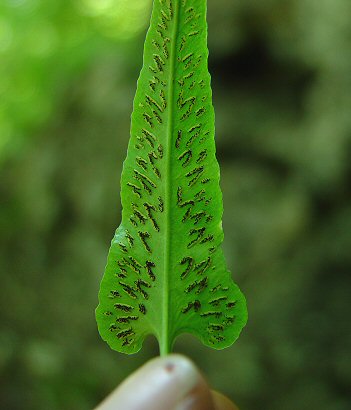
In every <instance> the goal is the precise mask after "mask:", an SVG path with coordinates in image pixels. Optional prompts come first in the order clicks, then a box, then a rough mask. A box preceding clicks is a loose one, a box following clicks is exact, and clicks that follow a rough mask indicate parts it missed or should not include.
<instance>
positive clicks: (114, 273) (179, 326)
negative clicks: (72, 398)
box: [96, 0, 247, 354]
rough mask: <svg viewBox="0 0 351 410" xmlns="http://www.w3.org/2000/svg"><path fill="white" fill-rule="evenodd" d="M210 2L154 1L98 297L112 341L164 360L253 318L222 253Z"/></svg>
mask: <svg viewBox="0 0 351 410" xmlns="http://www.w3.org/2000/svg"><path fill="white" fill-rule="evenodd" d="M206 40H207V25H206V0H187V1H181V0H173V1H172V0H155V2H154V9H153V13H152V18H151V25H150V30H149V32H148V34H147V38H146V42H145V51H144V65H143V68H142V71H141V74H140V78H139V81H138V89H137V93H136V97H135V101H134V112H133V115H132V129H131V139H130V143H129V147H128V155H127V159H126V161H125V163H124V167H123V173H122V180H121V191H122V192H121V197H122V205H123V211H122V223H121V225H120V227H119V228H118V229H117V231H116V234H115V236H114V239H113V241H112V245H111V249H110V252H109V257H108V263H107V267H106V271H105V275H104V278H103V280H102V283H101V289H100V293H99V300H100V305H99V306H98V308H97V311H96V316H97V322H98V326H99V331H100V334H101V336H102V337H103V339H104V340H106V341H107V342H108V344H109V345H110V346H111V347H112V348H113V349H115V350H117V351H120V352H124V353H135V352H137V351H139V350H140V349H141V346H142V342H143V340H144V338H145V336H147V335H149V334H154V335H155V336H156V337H157V339H158V340H159V344H160V350H161V353H162V354H166V353H168V352H169V351H170V350H171V349H172V345H173V342H174V339H175V338H176V337H177V336H178V335H179V334H181V333H184V332H187V333H192V334H194V335H196V336H198V337H199V338H200V339H201V340H202V342H203V343H204V344H205V345H207V346H211V347H214V348H217V349H222V348H224V347H227V346H229V345H231V344H232V343H233V342H234V341H235V340H236V339H237V337H238V335H239V333H240V331H241V329H242V327H243V326H244V325H245V323H246V320H247V312H246V304H245V299H244V297H243V295H242V293H241V292H240V290H239V289H238V287H237V286H236V285H235V284H234V283H233V282H232V280H231V278H230V274H229V272H228V270H227V268H226V266H225V261H224V256H223V252H222V249H221V247H220V245H221V243H222V240H223V232H222V223H221V217H222V195H221V192H220V188H219V168H218V163H217V161H216V157H215V142H214V112H213V107H212V101H211V99H212V98H211V97H212V93H211V87H210V76H209V73H208V70H207V57H208V51H207V41H206Z"/></svg>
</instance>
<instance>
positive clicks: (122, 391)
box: [95, 355, 238, 410]
mask: <svg viewBox="0 0 351 410" xmlns="http://www.w3.org/2000/svg"><path fill="white" fill-rule="evenodd" d="M95 410H238V408H237V407H236V406H235V405H234V404H233V403H232V402H231V401H230V400H229V399H227V398H226V397H224V396H222V395H221V394H219V393H216V392H211V391H210V389H209V388H208V386H207V384H206V382H205V380H204V378H203V377H202V375H201V374H200V372H199V371H198V370H197V368H196V367H195V366H194V364H193V363H192V362H191V361H190V360H189V359H187V358H186V357H184V356H180V355H170V356H167V357H159V358H157V359H153V360H151V361H150V362H148V363H146V364H145V365H144V366H143V367H142V368H141V369H139V370H138V371H136V372H135V373H133V374H132V375H131V376H130V377H128V378H127V379H126V380H125V381H124V382H123V383H122V384H121V385H120V386H119V387H118V388H117V389H116V390H114V391H113V392H112V393H111V395H110V396H108V397H107V398H106V399H105V400H104V401H103V403H101V404H100V406H98V407H97V408H96V409H95Z"/></svg>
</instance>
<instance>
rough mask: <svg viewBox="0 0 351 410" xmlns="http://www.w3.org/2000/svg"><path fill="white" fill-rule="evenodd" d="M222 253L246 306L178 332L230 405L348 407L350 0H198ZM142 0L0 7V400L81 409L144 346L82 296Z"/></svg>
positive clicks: (98, 264) (125, 126)
mask: <svg viewBox="0 0 351 410" xmlns="http://www.w3.org/2000/svg"><path fill="white" fill-rule="evenodd" d="M208 3H209V16H208V20H209V29H210V32H209V47H210V70H211V73H212V77H213V90H214V104H215V109H216V114H217V124H216V126H217V147H218V158H219V161H220V164H221V169H222V181H221V183H222V188H223V193H224V209H225V214H224V230H225V234H226V240H225V243H224V248H225V253H226V256H227V259H228V263H229V266H230V268H231V270H232V272H233V274H234V277H235V279H236V281H237V282H238V283H239V285H240V287H241V288H242V290H243V291H244V292H245V294H246V296H247V299H248V306H249V313H250V319H249V323H248V325H247V327H246V329H245V330H244V332H243V334H242V336H241V338H240V340H239V341H238V342H237V343H236V344H235V345H234V346H233V347H232V348H230V349H227V350H225V351H221V352H216V351H211V350H208V349H206V348H204V347H202V346H201V345H200V343H199V342H198V341H196V340H195V339H193V338H191V337H187V336H183V337H181V338H180V339H179V340H178V342H177V344H176V350H177V351H179V352H183V353H185V354H187V355H189V356H190V357H192V358H193V359H194V360H195V362H196V363H197V364H198V365H199V366H200V367H201V369H202V370H203V371H204V373H205V374H206V375H207V377H208V379H209V380H210V382H211V384H212V386H214V387H215V388H217V389H219V390H222V391H223V392H225V393H226V394H228V395H230V396H231V397H232V398H233V399H235V400H236V401H237V403H238V404H239V405H240V407H241V409H242V410H256V409H269V410H281V409H284V410H296V409H299V410H317V409H318V410H350V408H351V399H350V385H351V326H350V312H351V309H350V308H351V276H350V268H351V235H350V234H351V201H350V198H351V187H350V181H351V161H350V159H351V74H350V73H351V24H350V16H351V2H350V0H333V1H330V0H329V1H328V0H319V1H316V0H287V1H284V0H260V1H257V0H245V1H238V0H236V1H229V0H208ZM150 7H151V0H71V1H67V0H1V2H0V198H1V202H0V274H1V285H0V293H1V299H0V304H1V305H0V320H1V322H0V323H1V328H0V408H1V409H4V410H21V409H24V408H25V409H27V410H34V409H35V410H44V409H45V410H86V409H92V408H93V407H94V406H95V405H96V404H97V403H98V402H99V401H100V400H101V399H102V398H103V397H104V396H105V395H106V394H107V393H108V392H109V391H110V390H111V389H113V388H114V387H115V386H116V385H117V384H118V383H119V382H120V381H121V380H122V379H123V378H124V377H126V375H128V374H129V373H130V372H131V371H133V370H134V369H136V368H137V367H138V366H140V365H141V364H142V363H143V362H144V361H145V360H147V359H148V358H150V357H152V356H154V355H156V354H157V349H158V347H157V344H156V342H155V341H154V340H147V342H146V343H145V347H144V349H143V351H142V353H140V354H138V355H136V356H131V357H127V356H123V355H120V354H118V353H115V352H113V351H111V350H110V349H109V348H108V346H107V345H106V344H105V343H104V342H102V340H101V339H100V338H99V336H98V334H97V330H96V325H95V319H94V309H95V307H96V304H97V291H98V286H99V281H100V278H101V276H102V273H103V270H104V265H105V260H106V256H107V251H108V247H109V242H110V240H111V238H112V236H113V232H114V229H115V228H116V227H117V225H118V224H119V219H120V199H119V178H120V173H121V166H122V161H123V159H124V157H125V154H126V147H127V142H128V134H129V120H130V114H131V111H132V99H133V96H134V92H135V86H136V79H137V76H138V73H139V70H140V67H141V63H142V48H143V40H144V36H145V30H146V28H147V24H148V19H149V15H150Z"/></svg>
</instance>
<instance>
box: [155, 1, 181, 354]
mask: <svg viewBox="0 0 351 410" xmlns="http://www.w3.org/2000/svg"><path fill="white" fill-rule="evenodd" d="M173 13H174V16H173V27H172V38H171V51H170V72H169V77H168V87H169V92H168V100H167V107H168V117H167V125H168V127H167V136H166V141H167V148H166V152H167V156H166V184H165V220H166V229H165V237H166V239H165V245H164V257H165V263H164V271H163V275H164V277H163V295H162V296H163V297H162V330H161V338H160V340H159V343H160V354H161V356H163V355H166V354H168V353H169V352H170V351H171V347H172V346H171V344H170V339H169V336H170V335H169V298H170V293H169V275H170V257H171V252H170V243H171V229H170V228H171V219H170V218H171V197H172V191H171V176H172V151H173V145H172V137H173V124H174V113H173V106H174V83H175V69H176V45H177V37H178V29H179V0H176V1H175V8H174V12H173Z"/></svg>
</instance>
